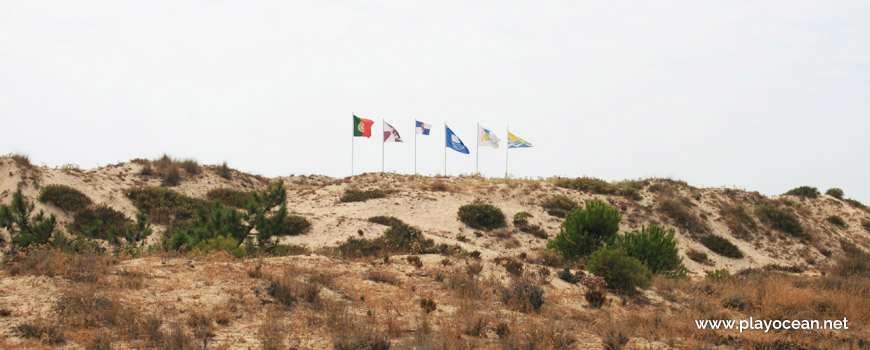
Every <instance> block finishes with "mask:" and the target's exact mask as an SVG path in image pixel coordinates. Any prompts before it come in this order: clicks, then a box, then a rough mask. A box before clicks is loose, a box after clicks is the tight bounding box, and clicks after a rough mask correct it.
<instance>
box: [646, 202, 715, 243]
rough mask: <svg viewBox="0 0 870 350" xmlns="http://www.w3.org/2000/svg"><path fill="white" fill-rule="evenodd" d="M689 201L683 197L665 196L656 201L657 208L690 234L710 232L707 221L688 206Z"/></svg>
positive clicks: (689, 204)
mask: <svg viewBox="0 0 870 350" xmlns="http://www.w3.org/2000/svg"><path fill="white" fill-rule="evenodd" d="M691 205H692V204H691V201H689V199H687V198H684V197H679V198H678V197H670V196H665V197H663V198H661V199H659V201H658V209H659V210H660V211H661V212H662V213H663V214H665V216H667V217H669V218H670V219H671V220H672V222H673V223H674V224H675V225H676V226H678V227H680V228H683V229H686V230H687V231H689V233H692V234H698V233H707V232H710V227H708V226H707V222H706V221H704V220H703V219H701V218H700V217H699V216H698V215H697V214H695V212H693V211H692V209H691V208H690V206H691Z"/></svg>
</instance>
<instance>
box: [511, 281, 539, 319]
mask: <svg viewBox="0 0 870 350" xmlns="http://www.w3.org/2000/svg"><path fill="white" fill-rule="evenodd" d="M501 300H502V302H503V303H505V304H508V305H513V306H514V307H516V308H517V309H518V310H520V311H521V312H531V311H537V310H539V309H540V308H541V306H544V290H543V289H541V288H540V287H538V286H536V285H534V284H531V283H529V282H528V281H525V280H523V279H517V280H514V282H513V286H512V288H504V287H502V288H501Z"/></svg>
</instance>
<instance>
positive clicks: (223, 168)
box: [215, 162, 233, 180]
mask: <svg viewBox="0 0 870 350" xmlns="http://www.w3.org/2000/svg"><path fill="white" fill-rule="evenodd" d="M215 172H216V173H217V174H218V176H220V177H222V178H224V179H227V180H231V179H232V178H233V173H232V169H230V167H229V166H227V162H224V163H223V164H221V165H219V166H218V167H217V169H215Z"/></svg>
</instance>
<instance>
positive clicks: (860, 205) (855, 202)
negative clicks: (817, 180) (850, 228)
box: [843, 198, 867, 210]
mask: <svg viewBox="0 0 870 350" xmlns="http://www.w3.org/2000/svg"><path fill="white" fill-rule="evenodd" d="M843 201H844V202H846V203H849V205H851V206H853V207H855V208H858V209H864V210H867V206H866V205H864V203H861V202H859V201H858V200H856V199H852V198H846V199H844V200H843Z"/></svg>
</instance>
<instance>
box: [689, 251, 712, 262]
mask: <svg viewBox="0 0 870 350" xmlns="http://www.w3.org/2000/svg"><path fill="white" fill-rule="evenodd" d="M686 256H688V257H689V259H692V260H694V261H697V262H699V263H701V264H705V265H707V264H709V263H710V259H708V258H707V253H704V252H702V251H700V250H697V249H689V250H687V251H686Z"/></svg>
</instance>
